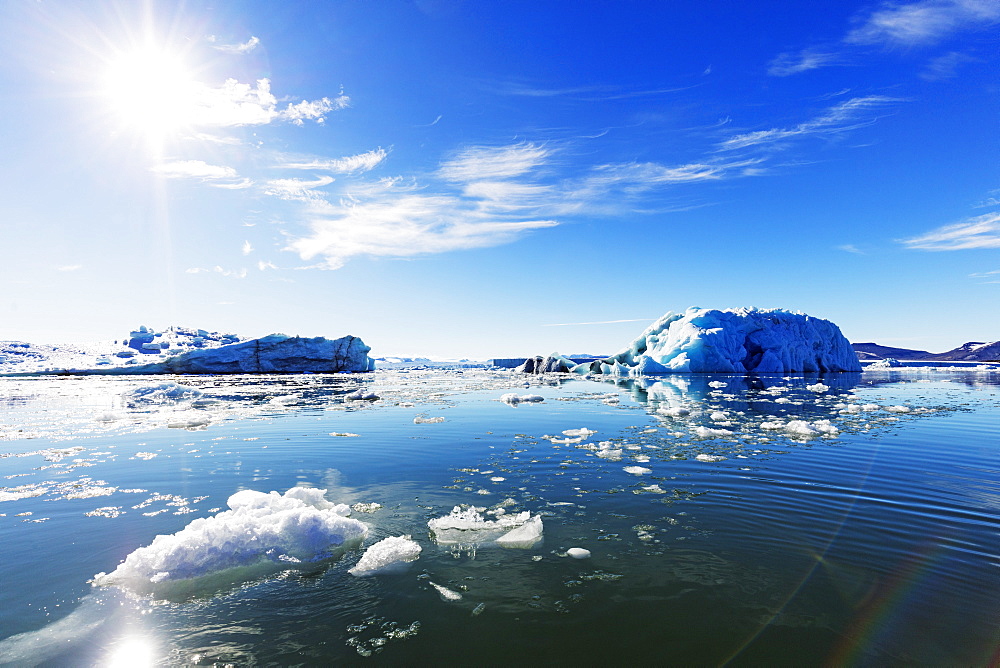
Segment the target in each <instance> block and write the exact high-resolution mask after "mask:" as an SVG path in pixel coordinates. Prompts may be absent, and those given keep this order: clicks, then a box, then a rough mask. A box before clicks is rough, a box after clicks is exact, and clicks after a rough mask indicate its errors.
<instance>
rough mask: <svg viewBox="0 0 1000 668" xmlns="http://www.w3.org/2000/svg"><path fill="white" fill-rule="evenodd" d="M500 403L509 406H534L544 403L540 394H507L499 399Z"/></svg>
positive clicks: (543, 398)
mask: <svg viewBox="0 0 1000 668" xmlns="http://www.w3.org/2000/svg"><path fill="white" fill-rule="evenodd" d="M500 401H502V402H504V403H505V404H509V405H511V406H516V405H518V404H520V403H528V404H536V403H539V402H542V401H545V397H543V396H542V395H540V394H520V395H519V394H518V393H517V392H508V393H507V394H504V395H502V396H501V397H500Z"/></svg>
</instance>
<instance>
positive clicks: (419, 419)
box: [413, 415, 444, 424]
mask: <svg viewBox="0 0 1000 668" xmlns="http://www.w3.org/2000/svg"><path fill="white" fill-rule="evenodd" d="M440 422H444V417H443V416H441V415H439V416H437V417H430V418H429V417H424V416H422V415H418V416H417V417H415V418H413V424H438V423H440Z"/></svg>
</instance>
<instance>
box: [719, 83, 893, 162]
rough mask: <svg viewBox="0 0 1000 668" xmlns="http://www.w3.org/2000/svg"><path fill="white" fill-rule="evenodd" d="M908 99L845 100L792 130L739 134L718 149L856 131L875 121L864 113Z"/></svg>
mask: <svg viewBox="0 0 1000 668" xmlns="http://www.w3.org/2000/svg"><path fill="white" fill-rule="evenodd" d="M904 101H905V100H903V99H901V98H895V97H887V96H884V95H868V96H866V97H855V98H852V99H850V100H846V101H844V102H841V103H840V104H837V105H835V106H833V107H830V108H829V109H827V110H826V111H825V112H824V113H822V114H820V115H819V116H817V117H816V118H813V119H811V120H808V121H804V122H802V123H799V124H798V125H795V126H792V127H790V128H771V129H769V130H757V131H755V132H746V133H743V134H738V135H734V136H732V137H730V138H729V139H726V140H724V141H722V142H721V143H720V144H719V148H720V149H722V150H734V149H742V148H748V147H751V146H761V145H766V144H776V143H779V142H782V141H785V140H790V139H796V138H799V137H805V136H809V135H831V134H837V133H841V132H846V131H848V130H854V129H856V128H859V127H863V126H865V125H870V124H872V123H874V122H875V121H874V119H872V118H870V117H865V112H871V111H873V110H877V109H882V108H885V107H886V106H888V105H890V104H892V103H896V102H904Z"/></svg>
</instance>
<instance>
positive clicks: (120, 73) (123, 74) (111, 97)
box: [104, 48, 200, 138]
mask: <svg viewBox="0 0 1000 668" xmlns="http://www.w3.org/2000/svg"><path fill="white" fill-rule="evenodd" d="M199 90H200V87H199V84H198V82H197V81H195V79H194V77H193V76H192V72H191V70H190V68H189V67H188V66H187V65H186V64H185V62H184V59H183V58H182V57H181V56H180V55H178V54H176V53H171V52H169V51H165V50H160V49H154V48H146V49H141V50H136V51H131V52H126V53H121V54H118V55H117V56H116V57H115V58H114V59H113V60H111V61H110V62H109V63H108V69H107V71H106V74H105V86H104V94H105V96H106V98H107V100H108V103H109V105H110V107H111V110H112V112H113V113H114V115H116V116H117V117H118V119H119V122H120V123H121V124H122V125H123V126H125V127H127V128H129V129H131V130H132V131H135V132H138V133H140V134H143V135H146V136H148V137H150V138H155V137H163V136H164V135H167V134H170V133H172V132H174V131H176V130H178V129H180V128H183V127H184V126H185V125H187V124H189V123H190V121H191V119H192V115H193V113H194V111H195V109H196V108H197V104H198V95H199Z"/></svg>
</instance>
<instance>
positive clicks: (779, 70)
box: [767, 49, 837, 77]
mask: <svg viewBox="0 0 1000 668" xmlns="http://www.w3.org/2000/svg"><path fill="white" fill-rule="evenodd" d="M836 59H837V56H836V55H834V54H832V53H824V52H821V51H816V50H814V49H805V50H803V51H800V52H799V53H795V54H792V53H782V54H781V55H779V56H778V57H777V58H775V59H774V60H772V61H771V63H770V64H769V65H768V67H767V73H768V74H770V75H771V76H775V77H787V76H790V75H792V74H798V73H799V72H808V71H809V70H815V69H818V68H820V67H826V66H827V65H832V64H834V63H835V62H836Z"/></svg>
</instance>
